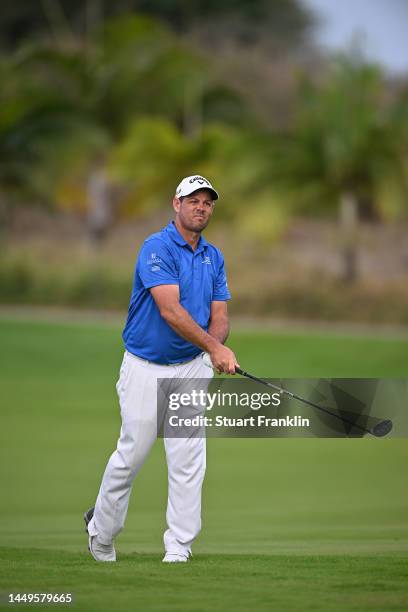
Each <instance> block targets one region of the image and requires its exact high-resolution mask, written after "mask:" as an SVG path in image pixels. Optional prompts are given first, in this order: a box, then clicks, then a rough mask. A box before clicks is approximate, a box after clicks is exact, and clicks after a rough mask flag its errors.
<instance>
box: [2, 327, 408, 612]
mask: <svg viewBox="0 0 408 612" xmlns="http://www.w3.org/2000/svg"><path fill="white" fill-rule="evenodd" d="M0 337H1V347H2V351H1V357H0V358H1V363H0V389H1V433H0V436H1V439H0V442H1V462H0V484H1V491H2V495H1V505H0V547H1V548H0V557H1V566H0V592H7V591H9V590H10V591H14V592H16V591H21V590H25V591H26V592H27V591H30V592H44V591H47V592H54V591H59V592H61V591H64V592H73V593H74V596H75V608H76V609H78V610H87V611H92V610H108V609H111V608H112V609H118V610H129V609H135V610H163V611H164V610H166V611H168V610H174V611H176V610H191V611H197V612H198V611H203V612H204V611H207V610H242V611H244V610H250V609H256V610H271V609H276V610H282V609H284V608H286V609H298V610H308V609H310V610H343V609H352V610H384V611H386V610H405V609H407V607H408V587H407V584H408V581H407V578H408V564H407V552H408V546H407V543H408V537H407V536H408V529H407V505H408V504H407V502H408V493H407V487H406V465H407V458H408V446H407V443H406V439H403V438H385V439H373V438H371V439H369V438H364V439H269V440H268V439H267V440H265V439H257V440H243V439H212V440H209V441H208V468H207V477H206V481H205V487H204V499H203V531H202V534H201V535H200V537H199V538H198V540H197V542H196V544H195V547H194V557H193V559H192V561H191V562H190V563H189V564H186V565H176V566H167V565H163V564H161V562H160V561H161V556H162V532H163V529H164V525H165V505H166V477H167V476H166V466H165V460H164V453H163V448H162V443H161V441H158V442H157V444H156V445H155V447H154V449H153V451H152V453H151V455H150V457H149V459H148V461H147V462H146V465H145V466H144V468H143V470H142V472H141V473H140V474H139V476H138V477H137V479H136V481H135V485H134V491H133V496H132V500H131V505H130V511H129V515H128V520H127V524H126V528H125V530H124V531H123V533H122V534H121V535H120V537H119V538H118V540H117V550H118V563H117V564H114V565H108V566H107V565H99V564H96V563H95V562H94V561H93V560H92V559H91V558H90V557H89V556H88V554H87V552H86V537H85V533H84V531H83V523H82V512H83V510H85V509H86V508H87V507H89V506H90V505H91V504H92V503H93V502H94V499H95V496H96V494H97V491H98V487H99V483H100V478H101V476H102V472H103V469H104V467H105V463H106V460H107V458H108V457H109V455H110V453H111V451H112V450H113V448H114V446H115V442H116V438H117V434H118V431H119V425H120V420H119V408H118V404H117V399H116V392H115V383H116V378H117V371H118V368H119V365H120V361H121V356H122V345H121V338H120V328H117V327H112V326H111V327H109V326H106V325H97V324H81V323H76V324H74V323H68V322H67V323H66V324H61V323H55V322H54V323H53V322H50V323H46V322H34V321H31V322H30V321H26V322H23V321H20V322H17V321H12V320H3V321H0ZM230 345H231V346H232V347H233V348H234V350H236V353H237V355H238V358H239V360H240V363H241V365H242V367H244V368H245V369H248V370H249V371H253V372H254V373H259V374H260V375H261V376H274V377H307V376H312V377H336V376H338V377H340V376H344V377H370V376H373V377H381V376H383V377H385V376H390V377H393V376H399V377H406V376H408V359H407V357H408V341H407V340H398V339H386V338H378V339H376V338H374V337H373V338H366V337H357V336H354V337H351V336H350V337H342V336H338V335H327V334H324V335H315V334H311V333H307V332H305V333H303V334H301V333H299V334H294V333H285V332H282V333H280V334H275V333H272V332H265V333H253V332H239V331H235V332H233V334H232V336H231V341H230Z"/></svg>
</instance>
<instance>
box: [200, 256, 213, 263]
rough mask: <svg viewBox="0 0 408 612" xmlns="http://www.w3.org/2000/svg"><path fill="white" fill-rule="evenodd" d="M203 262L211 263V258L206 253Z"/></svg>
mask: <svg viewBox="0 0 408 612" xmlns="http://www.w3.org/2000/svg"><path fill="white" fill-rule="evenodd" d="M201 263H203V264H207V265H211V259H210V258H209V257H208V255H205V256H204V257H203V259H202V260H201Z"/></svg>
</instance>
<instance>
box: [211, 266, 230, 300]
mask: <svg viewBox="0 0 408 612" xmlns="http://www.w3.org/2000/svg"><path fill="white" fill-rule="evenodd" d="M212 299H213V301H219V302H222V301H225V300H230V299H231V294H230V292H229V289H228V283H227V275H226V273H225V266H224V258H223V257H222V255H220V258H219V266H218V273H217V276H216V279H215V286H214V293H213V298H212Z"/></svg>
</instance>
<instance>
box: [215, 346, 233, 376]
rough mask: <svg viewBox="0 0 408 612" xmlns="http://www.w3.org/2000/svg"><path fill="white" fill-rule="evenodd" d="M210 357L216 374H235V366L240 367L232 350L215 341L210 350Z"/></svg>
mask: <svg viewBox="0 0 408 612" xmlns="http://www.w3.org/2000/svg"><path fill="white" fill-rule="evenodd" d="M210 357H211V361H212V364H213V367H214V368H215V369H216V370H217V372H218V374H221V373H224V374H235V368H236V367H238V368H239V367H240V366H239V363H238V361H237V358H236V357H235V355H234V353H233V351H231V349H229V348H228V347H227V346H224V345H223V344H221V343H217V344H216V345H215V347H214V348H213V349H212V350H211V351H210Z"/></svg>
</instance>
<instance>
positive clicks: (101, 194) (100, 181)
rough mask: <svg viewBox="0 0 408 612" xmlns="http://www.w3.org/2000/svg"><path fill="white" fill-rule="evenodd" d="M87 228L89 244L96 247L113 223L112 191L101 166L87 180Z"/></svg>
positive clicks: (104, 169) (104, 170)
mask: <svg viewBox="0 0 408 612" xmlns="http://www.w3.org/2000/svg"><path fill="white" fill-rule="evenodd" d="M87 199H88V215H87V228H88V235H89V238H90V241H91V243H92V244H93V245H94V246H98V245H100V244H101V243H102V241H103V240H104V238H105V237H106V235H107V233H108V230H109V228H110V226H111V224H112V221H113V207H114V201H113V200H114V189H113V186H112V184H111V182H110V181H109V178H108V176H107V172H106V168H105V167H104V166H103V165H100V166H98V167H96V168H95V169H94V170H93V171H92V172H91V174H90V176H89V179H88V193H87Z"/></svg>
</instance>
